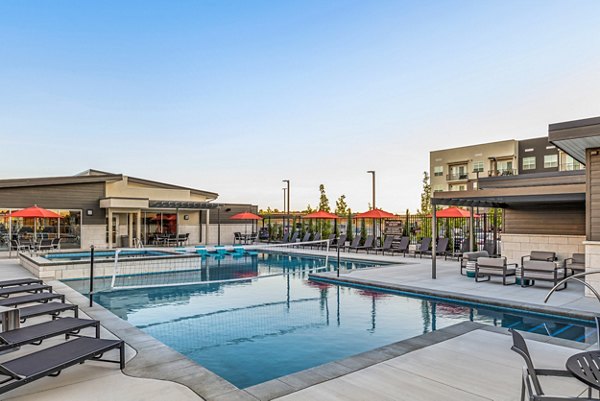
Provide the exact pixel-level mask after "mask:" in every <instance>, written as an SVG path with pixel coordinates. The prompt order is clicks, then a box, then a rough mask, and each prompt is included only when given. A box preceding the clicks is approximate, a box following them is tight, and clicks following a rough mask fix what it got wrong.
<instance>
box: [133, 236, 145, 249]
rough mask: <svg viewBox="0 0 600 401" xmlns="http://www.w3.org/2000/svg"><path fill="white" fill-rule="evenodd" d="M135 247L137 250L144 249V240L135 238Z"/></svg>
mask: <svg viewBox="0 0 600 401" xmlns="http://www.w3.org/2000/svg"><path fill="white" fill-rule="evenodd" d="M133 246H134V247H135V248H143V247H144V243H143V242H142V240H141V239H139V238H134V239H133Z"/></svg>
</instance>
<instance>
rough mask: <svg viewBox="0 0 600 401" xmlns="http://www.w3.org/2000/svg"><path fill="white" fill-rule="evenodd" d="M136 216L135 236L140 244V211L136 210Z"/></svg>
mask: <svg viewBox="0 0 600 401" xmlns="http://www.w3.org/2000/svg"><path fill="white" fill-rule="evenodd" d="M136 215H137V220H136V233H135V236H136V238H137V239H138V241H140V243H142V211H141V210H138V211H137V213H136Z"/></svg>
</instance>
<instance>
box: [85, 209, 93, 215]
mask: <svg viewBox="0 0 600 401" xmlns="http://www.w3.org/2000/svg"><path fill="white" fill-rule="evenodd" d="M85 215H86V216H93V215H94V209H87V210H86V211H85Z"/></svg>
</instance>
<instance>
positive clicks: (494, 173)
mask: <svg viewBox="0 0 600 401" xmlns="http://www.w3.org/2000/svg"><path fill="white" fill-rule="evenodd" d="M509 175H517V170H516V169H512V168H504V169H499V170H488V177H506V176H509Z"/></svg>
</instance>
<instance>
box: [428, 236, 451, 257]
mask: <svg viewBox="0 0 600 401" xmlns="http://www.w3.org/2000/svg"><path fill="white" fill-rule="evenodd" d="M448 242H449V241H448V238H440V239H439V240H437V242H436V244H435V248H436V252H435V256H443V257H444V260H445V259H446V257H447V255H448V251H447V250H448ZM421 255H433V250H429V249H428V250H426V251H423V252H421Z"/></svg>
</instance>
